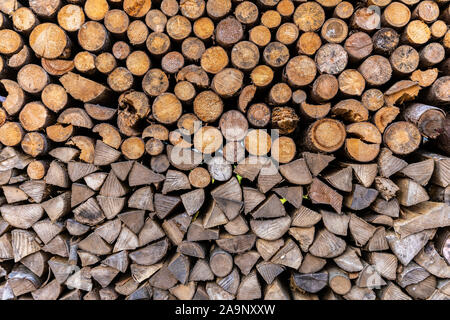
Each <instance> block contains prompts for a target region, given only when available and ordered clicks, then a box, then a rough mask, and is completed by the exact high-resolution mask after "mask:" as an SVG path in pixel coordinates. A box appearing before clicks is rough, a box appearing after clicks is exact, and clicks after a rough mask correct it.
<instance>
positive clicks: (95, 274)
mask: <svg viewBox="0 0 450 320" xmlns="http://www.w3.org/2000/svg"><path fill="white" fill-rule="evenodd" d="M118 274H119V270H117V269H114V268H111V267H108V266H103V265H99V266H97V267H95V268H92V269H91V276H92V278H93V279H94V280H95V281H97V282H98V283H99V284H100V285H101V286H102V287H103V288H105V287H107V286H108V285H109V284H110V283H111V282H112V281H113V279H114V278H115V277H116V276H117V275H118Z"/></svg>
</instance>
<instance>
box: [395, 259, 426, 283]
mask: <svg viewBox="0 0 450 320" xmlns="http://www.w3.org/2000/svg"><path fill="white" fill-rule="evenodd" d="M429 276H430V273H429V272H428V271H427V270H425V269H424V268H422V267H421V266H419V265H418V264H417V263H415V262H410V263H409V264H408V265H407V266H405V267H404V268H402V270H401V271H400V272H399V273H398V274H397V280H396V282H397V284H398V285H399V286H400V287H402V288H405V287H406V286H409V285H412V284H416V283H419V282H421V281H423V280H425V279H426V278H428V277H429Z"/></svg>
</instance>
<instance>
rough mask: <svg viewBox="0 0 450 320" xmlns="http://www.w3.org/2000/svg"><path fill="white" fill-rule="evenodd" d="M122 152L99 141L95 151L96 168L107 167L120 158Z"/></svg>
mask: <svg viewBox="0 0 450 320" xmlns="http://www.w3.org/2000/svg"><path fill="white" fill-rule="evenodd" d="M120 155H121V153H120V151H118V150H116V149H114V148H113V147H110V146H109V145H107V144H106V143H104V142H103V141H100V140H97V142H96V143H95V151H94V164H95V165H96V166H107V165H110V164H111V163H113V162H115V161H117V160H118V159H119V158H120Z"/></svg>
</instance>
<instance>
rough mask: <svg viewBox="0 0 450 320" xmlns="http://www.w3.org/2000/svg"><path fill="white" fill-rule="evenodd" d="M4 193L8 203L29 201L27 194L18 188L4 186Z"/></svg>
mask: <svg viewBox="0 0 450 320" xmlns="http://www.w3.org/2000/svg"><path fill="white" fill-rule="evenodd" d="M2 191H3V194H4V195H5V198H6V201H7V202H8V203H15V202H21V201H25V200H27V199H28V196H27V194H26V193H25V192H23V191H22V190H20V189H19V188H18V187H16V186H2Z"/></svg>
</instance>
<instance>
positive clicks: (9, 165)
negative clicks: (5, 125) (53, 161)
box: [0, 147, 33, 171]
mask: <svg viewBox="0 0 450 320" xmlns="http://www.w3.org/2000/svg"><path fill="white" fill-rule="evenodd" d="M32 160H33V159H32V157H30V156H28V155H26V154H23V153H21V152H19V151H18V150H17V149H15V148H13V147H5V148H3V149H2V151H1V152H0V169H1V170H2V171H6V170H9V169H14V168H16V169H19V170H22V169H25V167H26V166H27V165H28V164H29V163H30V162H31V161H32Z"/></svg>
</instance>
